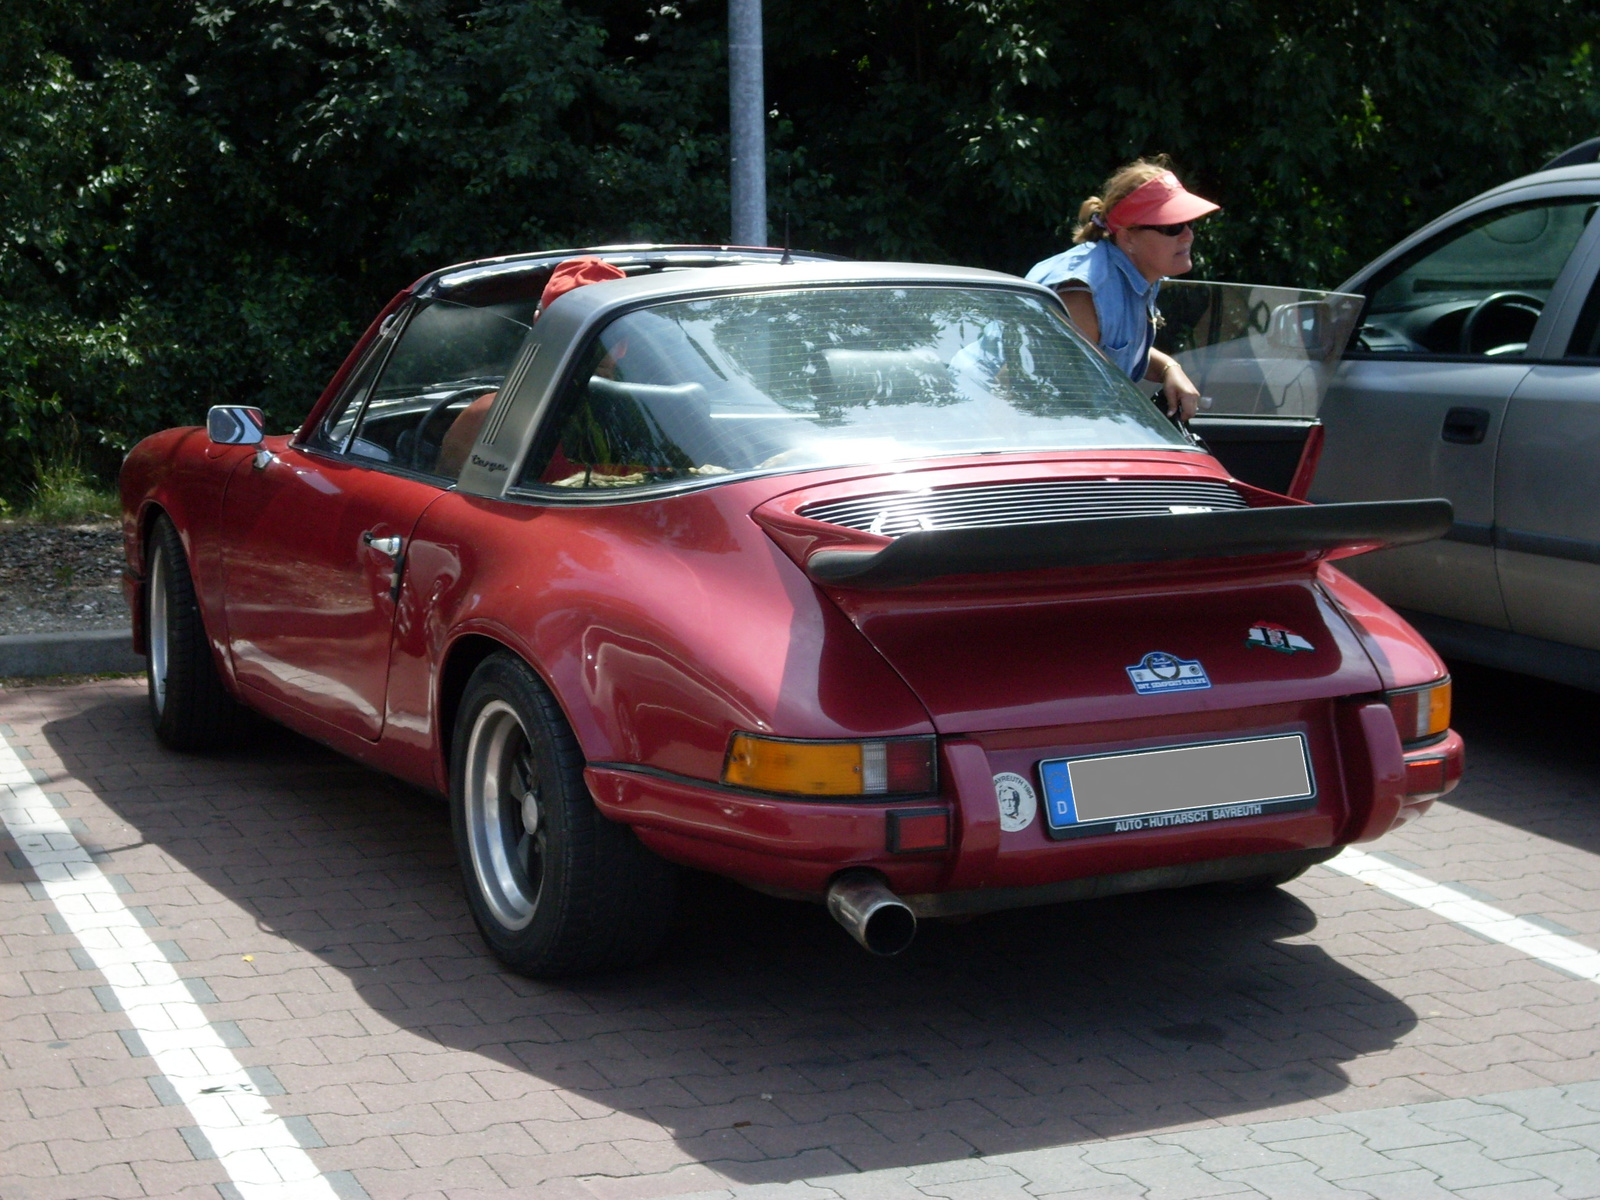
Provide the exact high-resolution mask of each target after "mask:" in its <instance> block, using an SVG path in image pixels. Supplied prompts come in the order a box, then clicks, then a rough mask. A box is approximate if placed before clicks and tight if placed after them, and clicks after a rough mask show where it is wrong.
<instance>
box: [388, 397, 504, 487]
mask: <svg viewBox="0 0 1600 1200" xmlns="http://www.w3.org/2000/svg"><path fill="white" fill-rule="evenodd" d="M493 390H494V389H493V388H486V387H481V386H474V387H467V388H457V389H456V390H455V391H453V392H446V393H445V394H444V395H442V396H440V397H439V398H438V399H437V400H435V401H434V402H433V404H432V405H431V406H430V407H429V409H428V411H427V413H426V414H425V415H424V416H423V418H422V420H420V421H418V422H417V424H416V427H415V428H414V429H412V431H411V445H410V447H409V453H408V454H407V455H406V462H407V464H408V465H410V466H413V467H415V468H416V469H417V470H419V471H425V470H428V469H429V468H431V467H432V466H433V463H432V462H428V463H424V462H423V461H422V455H423V447H424V446H427V445H431V446H432V447H433V453H434V456H435V458H437V457H438V454H439V445H440V443H439V442H433V443H430V442H429V441H428V439H427V436H426V435H427V432H428V427H429V426H431V425H432V424H433V423H434V422H435V421H437V420H438V419H439V416H440V414H441V413H443V412H445V411H446V410H447V409H449V407H450V406H451V405H452V404H454V403H456V402H457V401H458V400H460V399H461V397H463V396H476V395H479V394H482V393H484V392H490V391H493Z"/></svg>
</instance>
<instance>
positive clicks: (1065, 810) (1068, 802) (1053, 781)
mask: <svg viewBox="0 0 1600 1200" xmlns="http://www.w3.org/2000/svg"><path fill="white" fill-rule="evenodd" d="M1071 766H1072V764H1071V763H1070V762H1067V761H1065V760H1059V761H1056V762H1047V763H1040V764H1039V775H1040V777H1041V778H1042V779H1043V781H1044V794H1045V803H1046V804H1048V805H1049V807H1050V824H1052V825H1076V824H1077V823H1078V809H1077V806H1076V805H1075V804H1073V802H1072V771H1071V770H1070V768H1071Z"/></svg>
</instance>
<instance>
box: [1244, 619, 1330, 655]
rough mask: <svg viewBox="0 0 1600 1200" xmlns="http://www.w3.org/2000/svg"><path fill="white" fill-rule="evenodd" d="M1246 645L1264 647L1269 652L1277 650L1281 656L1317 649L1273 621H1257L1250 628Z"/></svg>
mask: <svg viewBox="0 0 1600 1200" xmlns="http://www.w3.org/2000/svg"><path fill="white" fill-rule="evenodd" d="M1244 644H1245V645H1247V646H1264V647H1266V648H1267V649H1268V650H1276V651H1278V653H1280V654H1295V653H1297V652H1299V651H1301V650H1315V649H1316V647H1315V646H1313V645H1312V644H1311V643H1310V642H1308V641H1306V639H1305V638H1303V637H1301V636H1300V635H1299V634H1298V633H1296V632H1295V631H1294V630H1292V629H1290V628H1288V627H1287V626H1285V625H1274V624H1273V623H1272V622H1271V621H1257V622H1256V623H1255V624H1254V625H1252V626H1250V632H1249V633H1247V634H1246V635H1245V639H1244Z"/></svg>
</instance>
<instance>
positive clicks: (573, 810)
mask: <svg viewBox="0 0 1600 1200" xmlns="http://www.w3.org/2000/svg"><path fill="white" fill-rule="evenodd" d="M450 760H451V761H450V819H451V824H452V827H453V829H454V832H455V843H456V856H457V858H458V859H459V861H460V864H461V875H462V880H463V882H464V883H465V885H466V892H467V904H468V906H469V907H470V908H471V910H472V918H473V920H474V921H476V922H477V925H478V930H479V932H480V933H482V934H483V940H484V941H485V942H487V943H488V945H489V949H490V950H492V951H493V952H494V955H495V957H496V958H498V959H499V960H500V961H501V962H503V963H505V964H506V966H508V967H510V968H511V969H512V970H513V971H516V972H518V973H519V974H522V975H528V976H531V977H533V978H536V979H550V978H555V977H558V976H562V975H577V974H583V973H587V972H591V971H601V970H610V969H616V968H621V967H627V966H633V965H636V964H638V963H640V962H643V961H645V960H646V959H648V958H649V957H650V956H651V955H652V954H653V953H654V952H655V950H656V949H657V947H658V946H659V944H660V942H661V939H662V936H663V935H664V934H665V933H666V930H667V928H668V926H669V925H670V923H671V921H672V916H673V910H674V908H675V906H676V900H677V871H676V869H675V868H674V867H672V866H671V865H669V864H668V863H666V862H664V861H662V860H661V859H659V858H657V857H656V856H655V855H654V854H652V853H650V851H649V850H647V849H645V847H644V846H643V845H641V844H640V842H639V839H638V838H637V837H635V836H634V833H633V830H631V829H629V828H628V827H627V826H626V825H619V824H616V823H615V822H612V821H608V820H606V819H605V818H604V817H603V816H601V815H600V813H599V811H598V810H597V809H596V808H595V806H594V801H593V799H592V798H591V797H590V795H589V789H588V786H587V785H586V784H585V783H584V780H583V767H584V759H583V754H582V752H581V751H580V750H579V748H578V743H577V739H576V738H575V737H573V735H572V730H571V729H570V728H569V727H568V726H567V722H566V719H565V717H563V716H562V713H561V709H560V707H559V706H558V705H557V704H556V702H555V698H554V697H553V696H551V695H550V693H549V691H548V690H547V689H546V688H545V686H544V684H543V683H542V682H541V681H540V680H539V678H538V676H537V675H535V674H534V672H533V671H532V670H531V669H530V668H529V667H528V665H527V664H526V663H524V662H523V661H522V660H521V659H519V658H517V657H515V656H514V655H511V654H509V653H496V654H492V655H490V656H489V657H488V658H486V659H484V661H483V662H482V663H481V664H479V666H478V669H477V670H476V671H474V672H473V673H472V678H471V679H470V680H468V681H467V687H466V691H465V692H464V693H463V695H462V699H461V707H460V709H459V711H458V712H457V715H456V723H455V732H454V738H453V740H452V742H451V755H450ZM530 806H531V807H530Z"/></svg>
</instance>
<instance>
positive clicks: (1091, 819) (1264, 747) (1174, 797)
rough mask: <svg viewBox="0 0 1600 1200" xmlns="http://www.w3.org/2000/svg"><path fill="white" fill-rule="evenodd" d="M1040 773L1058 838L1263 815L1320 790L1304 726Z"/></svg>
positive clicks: (1308, 800)
mask: <svg viewBox="0 0 1600 1200" xmlns="http://www.w3.org/2000/svg"><path fill="white" fill-rule="evenodd" d="M1039 778H1040V782H1041V783H1042V784H1043V785H1044V800H1045V804H1044V808H1045V827H1046V828H1047V829H1048V830H1049V831H1050V835H1051V836H1052V837H1057V838H1070V837H1083V836H1085V835H1087V834H1092V833H1132V832H1134V831H1136V830H1141V829H1170V828H1174V827H1177V826H1182V825H1204V824H1208V823H1210V822H1212V821H1226V820H1231V819H1233V818H1235V817H1258V816H1261V815H1263V814H1265V813H1272V812H1285V811H1288V810H1291V809H1297V808H1310V807H1311V806H1312V805H1313V804H1315V803H1316V798H1317V785H1316V780H1315V778H1314V777H1313V776H1312V773H1311V759H1310V757H1309V755H1308V754H1307V752H1306V739H1305V735H1304V734H1299V733H1290V734H1281V735H1278V736H1275V737H1258V738H1245V739H1243V740H1240V741H1232V742H1204V743H1201V744H1199V745H1191V746H1168V747H1163V748H1162V749H1160V750H1135V751H1131V752H1116V753H1111V754H1091V755H1085V756H1084V757H1082V758H1055V759H1048V760H1046V761H1044V762H1041V763H1040V764H1039Z"/></svg>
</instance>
